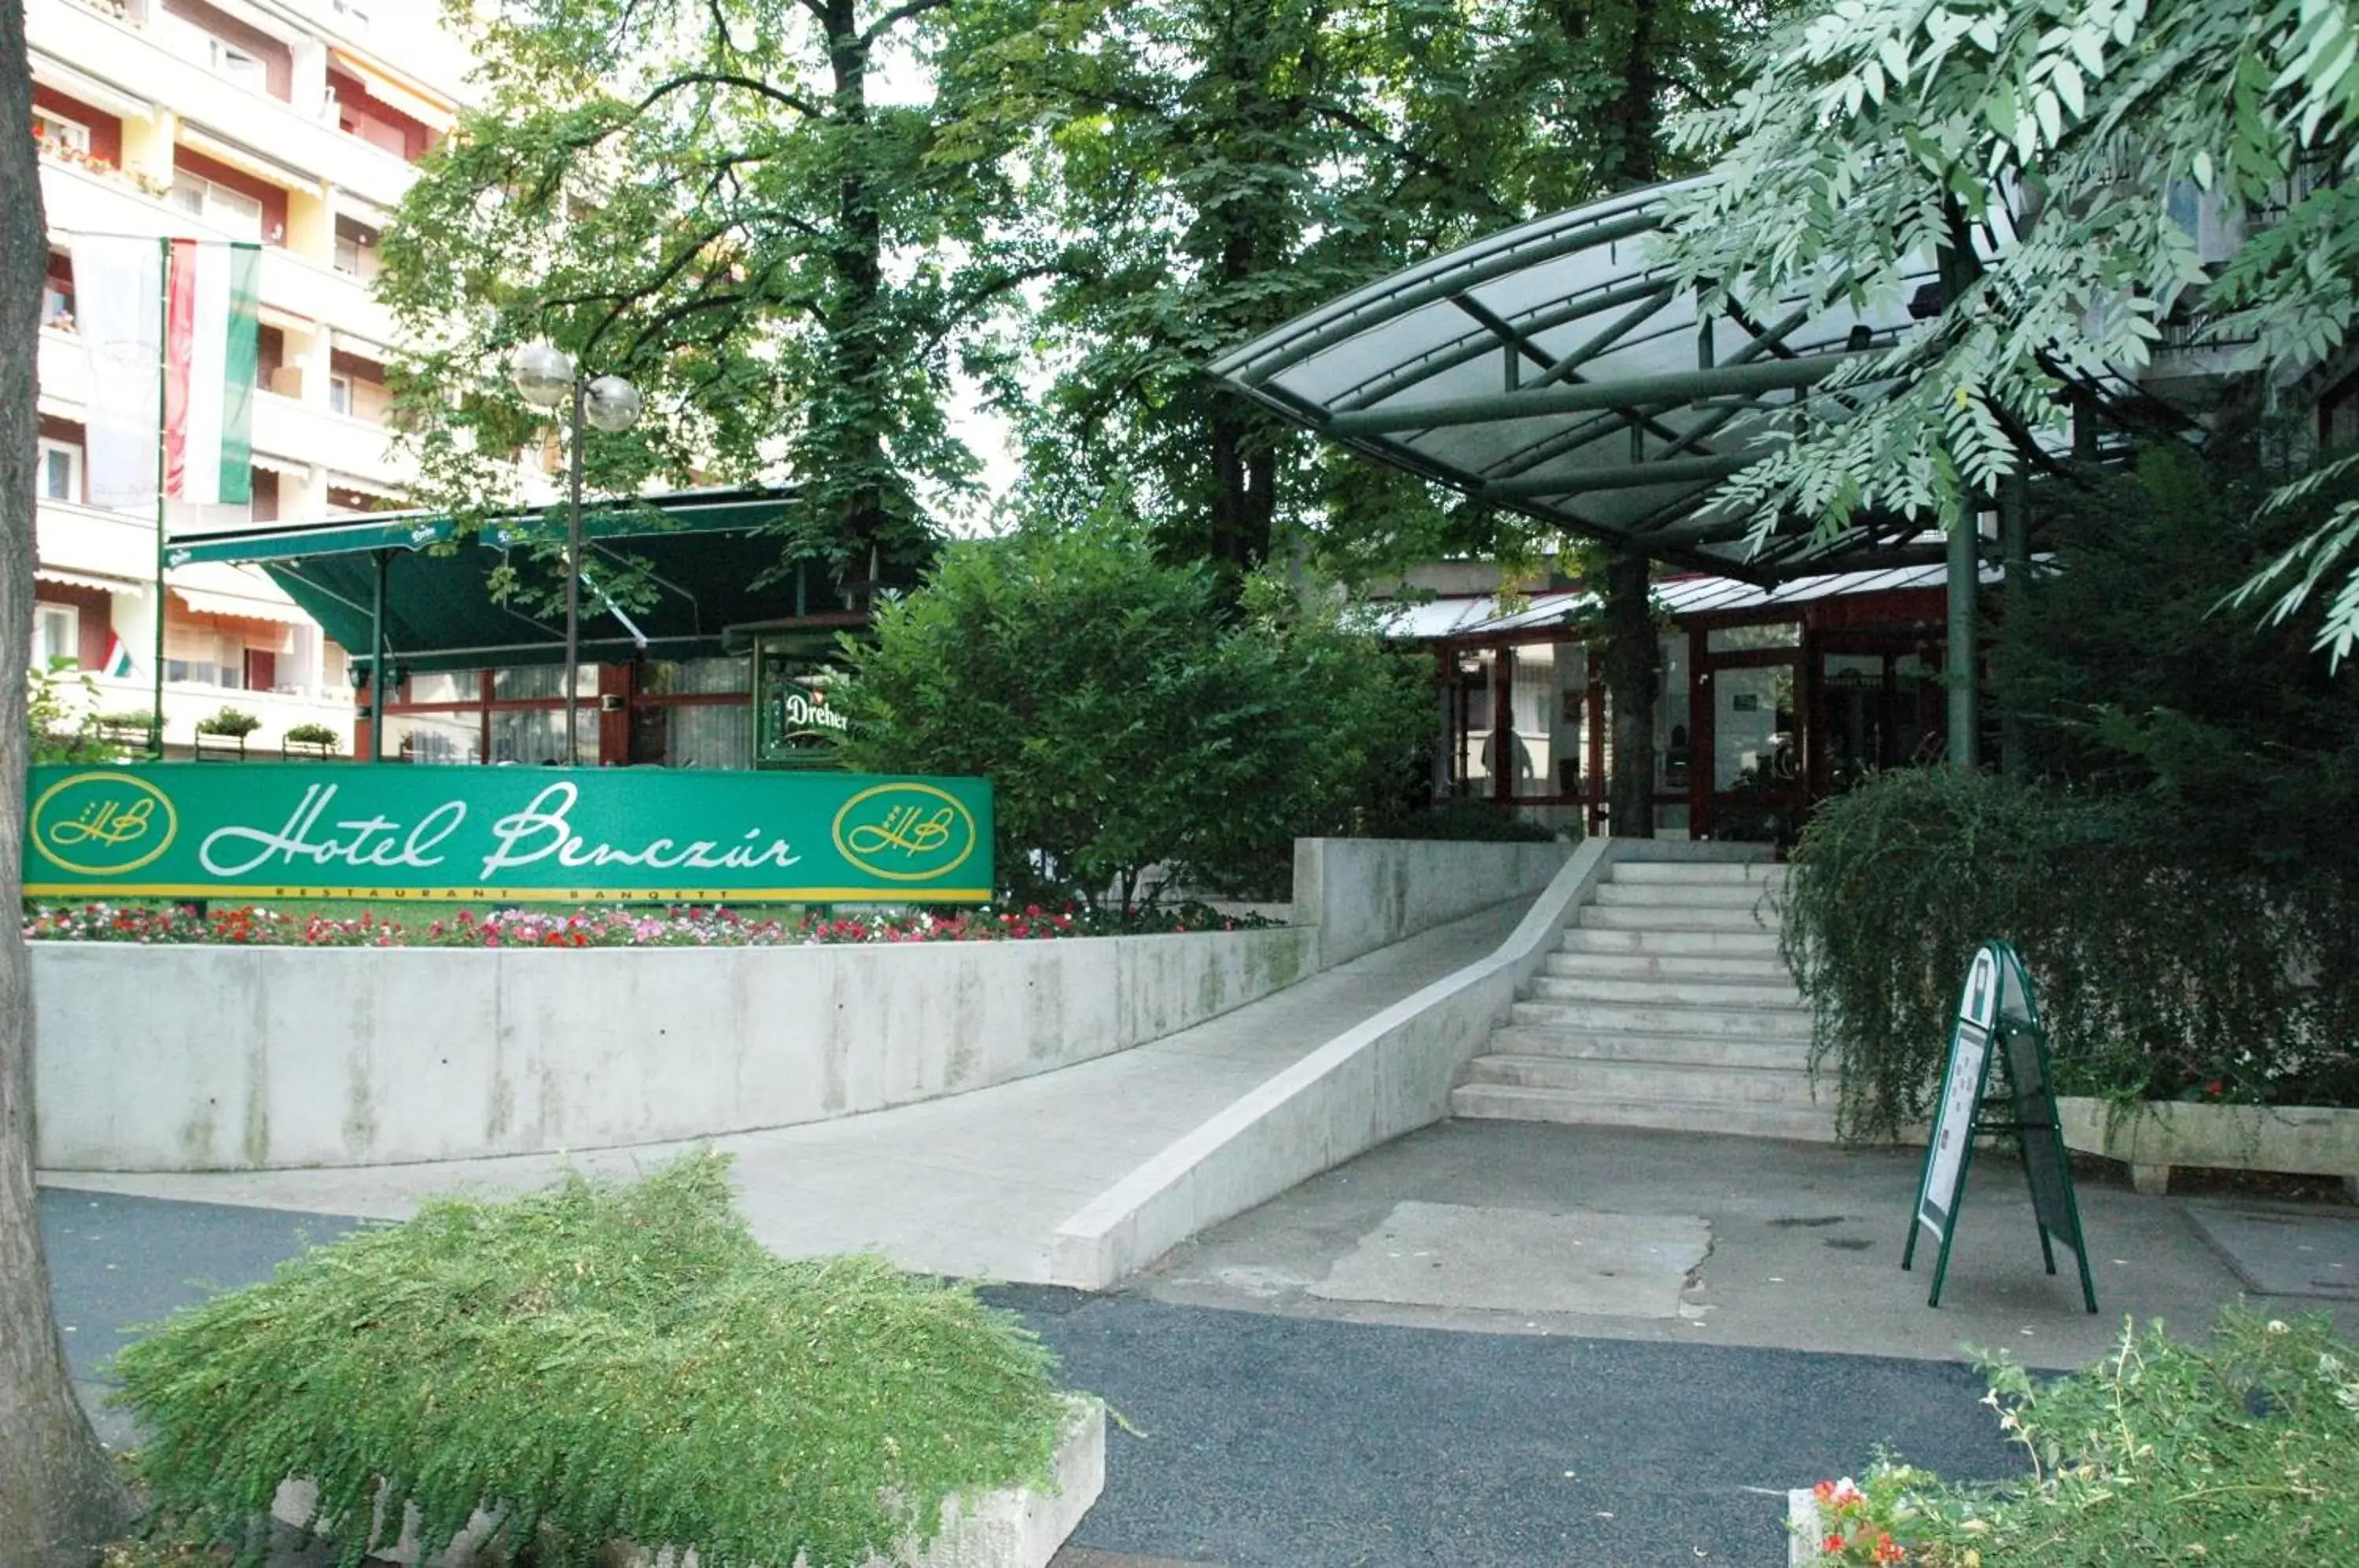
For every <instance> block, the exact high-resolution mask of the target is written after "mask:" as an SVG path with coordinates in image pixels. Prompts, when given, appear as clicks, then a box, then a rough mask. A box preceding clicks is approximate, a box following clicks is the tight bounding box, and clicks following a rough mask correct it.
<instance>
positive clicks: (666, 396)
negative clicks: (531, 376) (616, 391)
mask: <svg viewBox="0 0 2359 1568" xmlns="http://www.w3.org/2000/svg"><path fill="white" fill-rule="evenodd" d="M451 11H452V14H453V16H455V17H457V18H458V20H459V22H460V24H461V25H462V27H467V28H469V29H471V31H472V34H473V41H474V43H475V45H476V49H477V57H478V60H479V61H480V80H481V82H482V84H483V89H484V100H485V101H484V105H483V107H482V108H481V110H480V111H479V112H476V113H472V114H467V115H465V116H463V117H462V121H461V124H460V125H459V127H458V129H457V130H456V131H455V132H454V133H453V134H452V135H451V136H450V137H449V138H448V139H447V140H446V141H445V142H444V143H443V144H442V145H441V146H440V147H437V148H436V149H435V151H434V152H433V153H432V154H431V155H429V158H427V160H426V162H425V165H424V167H423V172H422V176H421V178H420V179H419V182H418V183H417V184H416V185H415V186H414V187H413V188H412V190H411V191H410V193H409V195H408V197H407V198H406V199H405V201H404V203H403V207H402V211H401V213H400V219H399V222H398V223H397V224H396V225H395V226H394V228H393V229H392V231H391V232H390V233H389V234H387V236H386V245H385V261H386V270H385V274H384V276H383V278H382V279H381V280H380V284H379V288H380V290H381V291H382V293H383V294H384V296H385V297H386V299H387V300H388V301H389V302H390V303H391V304H392V306H393V307H394V309H395V310H396V311H397V314H398V316H399V318H400V320H401V321H402V323H403V325H404V326H405V328H406V329H407V330H408V332H411V333H412V334H414V337H415V340H416V341H417V342H418V343H419V344H420V345H421V346H419V348H417V349H416V350H415V351H414V352H412V353H411V354H408V355H407V356H406V357H405V359H404V361H403V362H402V364H401V365H400V366H399V367H398V376H397V379H398V381H399V383H400V387H401V392H402V397H401V403H400V414H401V417H402V419H403V421H404V423H405V424H406V426H407V430H408V438H409V441H410V442H411V444H412V446H413V448H414V449H415V451H416V452H417V453H418V456H419V462H420V465H421V474H422V479H423V482H424V485H425V487H426V489H427V491H428V494H429V498H430V499H432V500H433V501H434V502H435V503H436V504H438V505H444V506H451V508H452V509H454V510H457V511H460V512H462V513H470V512H475V511H479V510H481V509H482V508H483V507H484V505H485V504H486V499H487V498H489V499H492V500H496V499H498V498H500V496H501V494H502V492H501V487H500V485H499V483H498V478H497V471H496V470H495V467H494V465H493V463H492V460H494V459H495V458H499V457H503V456H505V455H506V454H507V453H509V452H512V451H514V450H515V449H516V448H517V447H518V446H519V445H521V444H523V443H525V442H526V441H537V439H538V435H537V431H538V416H537V415H536V414H535V413H533V411H532V410H530V409H529V408H527V407H526V406H525V405H524V404H523V403H522V402H521V401H520V400H519V399H518V398H517V397H516V395H515V394H514V393H513V392H512V391H511V390H510V389H509V388H508V387H506V385H505V383H504V382H503V381H502V380H501V379H500V378H499V376H497V374H496V368H497V367H496V362H497V361H498V360H499V359H500V358H501V356H502V355H503V354H505V353H506V351H507V350H508V349H510V348H511V347H512V346H513V345H515V344H516V343H519V342H522V341H525V340H527V339H529V338H533V337H538V336H546V337H548V338H549V339H550V340H552V341H553V342H555V343H557V344H558V346H559V347H560V348H563V349H565V350H567V351H568V352H570V353H572V354H574V355H575V356H576V358H577V361H578V362H579V363H580V364H581V365H582V367H583V372H584V374H592V375H594V374H602V373H614V374H620V375H623V376H627V377H629V378H630V379H631V380H632V381H634V382H635V383H636V384H637V385H638V386H639V387H640V388H641V389H642V391H643V392H645V393H646V394H647V397H648V400H649V402H650V403H651V404H652V405H653V406H654V408H656V410H657V411H658V416H659V417H657V418H653V419H647V420H646V421H644V422H643V423H642V425H641V426H640V427H639V429H638V430H636V431H634V432H633V433H632V434H631V435H629V436H626V437H625V436H609V437H601V438H598V439H596V440H594V441H592V443H591V449H590V452H589V466H590V468H591V479H592V483H593V484H594V485H597V486H598V487H599V488H602V489H614V490H624V491H627V490H630V489H633V488H635V487H636V485H638V484H639V483H640V482H641V481H643V480H645V479H646V478H647V477H649V476H651V475H656V474H662V475H667V476H669V477H672V478H675V479H678V478H686V477H689V476H697V477H704V478H713V479H752V478H756V477H761V478H769V477H777V476H778V475H779V474H780V473H781V471H782V472H783V474H784V476H785V477H786V478H787V479H788V480H789V481H791V482H792V484H793V485H794V486H795V498H794V501H793V505H792V512H791V516H790V517H789V518H788V522H787V523H786V525H785V528H784V531H785V535H786V537H785V538H784V539H783V540H782V549H783V550H784V551H785V552H786V553H788V554H789V555H805V554H810V555H818V556H821V557H824V558H826V559H828V560H830V561H832V562H833V563H834V564H835V566H836V569H837V571H838V572H839V575H840V577H841V579H842V581H843V584H844V586H845V589H846V591H847V595H848V596H850V597H852V598H854V599H857V598H859V597H861V596H863V595H864V593H866V591H867V589H868V586H869V585H870V584H871V583H874V582H875V580H877V579H878V578H879V577H880V576H884V575H886V574H888V573H889V572H891V571H892V569H894V568H900V569H903V570H904V571H906V570H908V569H909V568H911V567H913V566H914V565H915V564H916V563H917V562H919V561H923V560H924V559H925V558H926V557H927V555H928V554H929V551H930V550H931V548H932V543H933V537H934V530H933V527H932V524H931V522H930V520H929V506H931V505H933V504H935V503H938V502H939V501H940V500H941V499H942V498H944V497H946V496H951V495H957V494H959V493H961V492H962V491H964V490H965V489H966V488H968V487H969V486H970V485H972V483H973V476H974V473H975V463H974V459H973V455H972V454H971V453H970V452H968V451H967V450H966V448H965V447H964V446H963V445H962V444H961V442H960V441H958V440H957V439H956V438H955V437H954V436H953V435H952V434H951V431H950V430H949V427H948V422H947V419H946V416H945V411H944V393H945V389H946V387H947V385H948V380H949V377H950V375H951V369H952V365H953V363H954V357H953V356H954V354H964V355H965V356H966V362H967V365H968V367H969V368H970V369H973V370H976V371H979V372H983V373H989V372H991V371H992V370H993V369H995V366H996V365H997V361H996V360H995V358H994V357H993V354H992V352H991V349H990V345H989V343H988V342H987V341H986V340H985V337H984V335H983V334H980V333H978V332H974V331H973V329H974V328H976V327H977V326H978V324H979V323H982V322H984V321H986V320H987V319H988V317H989V315H990V313H991V310H992V309H993V307H994V306H995V303H996V302H998V301H1001V300H1002V299H1005V298H1006V297H1007V296H1008V295H1009V293H1010V291H1011V290H1013V289H1015V288H1016V285H1017V283H1018V282H1020V278H1019V277H1018V276H1017V275H1016V274H1015V273H1013V272H1011V271H1009V270H1007V269H1006V267H1002V266H1000V265H998V264H996V263H995V261H994V259H993V258H994V256H995V255H996V254H997V250H996V245H995V230H996V226H997V223H998V214H999V213H1000V212H1001V211H1002V210H1003V208H1004V207H1005V206H1006V201H1007V199H1008V186H1007V184H1006V180H1005V178H1004V177H1003V176H1002V175H1001V174H1000V173H999V172H998V170H997V168H996V165H995V163H994V162H993V161H992V154H993V152H994V150H995V149H993V148H991V147H981V146H975V145H973V143H972V141H970V143H969V144H968V145H967V147H966V148H965V150H963V151H961V152H957V153H951V152H949V151H947V150H946V149H945V147H944V143H943V138H942V135H941V132H942V128H943V127H942V125H940V122H939V120H938V117H937V116H936V114H934V112H933V110H932V108H931V106H930V104H929V103H927V102H924V101H917V102H910V101H907V100H906V99H905V98H904V97H902V96H900V95H897V94H891V93H886V92H884V91H882V90H881V89H880V80H881V78H880V73H881V72H882V71H884V70H885V69H886V64H887V62H888V61H890V60H893V59H895V58H896V57H897V56H902V55H907V54H908V52H909V51H910V50H912V49H915V48H916V47H917V40H918V38H919V35H920V34H921V33H922V32H923V31H924V30H925V29H927V28H929V27H934V26H937V25H938V24H939V23H940V20H941V18H942V17H943V16H946V15H947V14H948V11H949V6H948V0H903V3H901V4H898V5H892V6H889V7H888V6H884V5H874V4H863V3H860V0H711V3H708V4H689V3H688V0H659V3H657V4H643V3H641V0H501V3H500V4H496V5H490V6H485V7H477V6H474V5H469V4H466V3H463V0H454V3H453V5H452V6H451Z"/></svg>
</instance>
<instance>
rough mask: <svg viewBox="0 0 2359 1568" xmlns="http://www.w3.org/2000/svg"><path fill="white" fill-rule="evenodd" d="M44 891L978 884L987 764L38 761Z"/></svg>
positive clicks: (248, 894)
mask: <svg viewBox="0 0 2359 1568" xmlns="http://www.w3.org/2000/svg"><path fill="white" fill-rule="evenodd" d="M29 800H30V807H31V809H30V810H29V811H27V816H26V833H25V891H26V892H27V894H28V895H30V896H32V897H35V898H97V897H108V898H232V897H245V898H499V899H533V898H545V899H565V900H569V901H573V900H592V899H601V898H615V899H660V900H679V901H681V902H700V903H701V902H712V901H715V900H723V899H730V900H736V901H739V902H754V901H763V902H777V901H797V900H807V901H810V902H813V903H858V902H893V903H903V902H907V903H924V904H956V903H981V902H983V901H984V900H985V899H987V898H990V897H991V887H992V859H991V786H990V785H989V784H988V783H986V782H985V781H984V780H983V779H898V778H877V777H874V776H864V775H860V774H852V773H691V772H678V771H671V770H666V769H658V768H606V769H600V768H578V769H565V768H415V767H403V766H391V767H380V766H373V765H370V764H366V763H159V764H152V765H143V766H138V767H129V768H34V769H32V771H31V779H30V783H29Z"/></svg>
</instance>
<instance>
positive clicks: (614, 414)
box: [509, 343, 640, 767]
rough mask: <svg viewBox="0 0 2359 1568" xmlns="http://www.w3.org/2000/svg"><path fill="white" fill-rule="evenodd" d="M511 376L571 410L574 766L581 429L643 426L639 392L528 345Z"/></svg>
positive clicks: (569, 674)
mask: <svg viewBox="0 0 2359 1568" xmlns="http://www.w3.org/2000/svg"><path fill="white" fill-rule="evenodd" d="M509 374H510V378H511V379H512V380H514V382H515V383H516V390H517V391H518V392H520V393H522V394H523V395H524V400H525V401H526V402H527V403H530V404H531V405H532V406H533V407H535V408H556V407H557V406H558V405H559V404H560V403H563V402H566V401H568V400H569V399H570V400H571V403H572V405H573V419H572V422H571V428H570V430H569V431H568V440H569V448H568V450H569V452H570V456H569V459H568V462H567V465H566V466H567V476H566V487H565V499H566V513H565V761H566V765H567V766H568V767H571V766H573V765H574V764H575V763H577V762H578V761H580V760H581V755H582V754H581V752H580V751H579V750H578V749H577V748H576V746H575V741H576V738H577V735H578V734H579V724H580V713H581V691H580V687H581V683H582V654H581V649H582V422H583V421H584V420H585V419H586V420H587V421H588V422H589V423H590V424H591V425H592V426H594V427H595V428H597V429H599V430H605V431H608V432H609V433H612V432H614V431H619V430H629V429H630V428H631V427H632V426H633V425H636V424H637V423H638V422H639V408H640V403H639V389H638V388H637V387H634V386H632V385H631V384H630V383H629V382H627V381H625V380H624V379H623V378H622V377H621V376H597V377H595V378H594V379H592V380H589V381H584V380H582V376H581V373H580V371H579V369H578V368H577V367H576V366H575V365H574V363H573V356H572V355H571V354H567V353H566V352H565V351H564V350H563V349H561V348H559V347H558V346H557V345H556V344H554V343H527V344H525V345H524V346H523V347H522V348H520V349H518V350H516V363H515V365H514V366H513V367H512V368H511V370H510V373H509Z"/></svg>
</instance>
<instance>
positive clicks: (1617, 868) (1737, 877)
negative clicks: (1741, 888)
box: [1612, 860, 1786, 887]
mask: <svg viewBox="0 0 2359 1568" xmlns="http://www.w3.org/2000/svg"><path fill="white" fill-rule="evenodd" d="M1612 876H1613V878H1614V881H1616V882H1652V883H1656V884H1664V883H1670V884H1681V883H1687V884H1694V883H1701V884H1705V885H1707V886H1709V885H1713V884H1718V883H1732V884H1738V883H1741V884H1745V885H1747V886H1750V887H1769V886H1771V885H1773V884H1776V883H1779V882H1783V881H1784V880H1785V879H1786V867H1784V866H1780V865H1778V864H1777V862H1776V861H1773V860H1748V861H1725V860H1617V861H1615V862H1614V868H1613V872H1612Z"/></svg>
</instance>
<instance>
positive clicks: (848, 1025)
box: [32, 840, 1567, 1171]
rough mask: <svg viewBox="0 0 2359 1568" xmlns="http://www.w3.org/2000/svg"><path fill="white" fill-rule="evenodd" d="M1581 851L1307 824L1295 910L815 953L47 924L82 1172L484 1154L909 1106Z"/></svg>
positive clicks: (51, 990)
mask: <svg viewBox="0 0 2359 1568" xmlns="http://www.w3.org/2000/svg"><path fill="white" fill-rule="evenodd" d="M1566 852H1567V851H1566V846H1565V845H1563V844H1442V843H1413V842H1407V841H1391V840H1341V841H1338V840H1324V841H1321V840H1304V841H1301V842H1300V843H1299V844H1298V845H1297V846H1296V856H1295V858H1296V875H1297V877H1298V878H1299V882H1298V893H1299V897H1298V898H1297V901H1296V904H1295V924H1293V925H1292V926H1289V927H1286V928H1283V929H1278V930H1270V931H1225V932H1205V933H1197V934H1191V935H1177V934H1175V935H1170V936H1142V937H1113V938H1097V939H1086V940H1061V941H1055V942H972V943H960V942H944V943H939V944H908V945H898V944H883V945H877V946H839V947H791V948H609V949H598V950H595V951H592V952H587V953H568V952H533V951H499V950H492V951H483V950H459V949H450V948H437V949H420V948H382V949H378V948H348V949H303V948H236V947H201V946H189V947H136V946H129V945H124V944H116V943H77V942H38V943H36V944H34V947H33V953H32V964H33V996H34V1004H35V1012H36V1017H37V1019H38V1029H39V1033H38V1039H37V1044H36V1051H37V1052H38V1055H37V1061H36V1073H35V1083H36V1091H35V1110H36V1116H37V1122H36V1126H37V1136H36V1143H35V1158H36V1160H38V1163H39V1164H40V1165H41V1167H42V1168H44V1169H48V1170H57V1171H225V1170H226V1171H239V1170H270V1169H284V1168H288V1167H298V1166H307V1165H328V1166H342V1165H380V1164H401V1163H407V1162H410V1161H416V1160H465V1159H478V1158H483V1157H485V1156H493V1155H506V1154H544V1153H551V1152H555V1151H558V1150H561V1149H599V1148H606V1147H612V1146H615V1145H621V1144H634V1143H647V1142H656V1141H663V1140H669V1139H676V1138H703V1137H712V1136H717V1135H720V1134H723V1133H732V1132H745V1131H750V1130H752V1129H754V1128H757V1127H786V1126H790V1125H792V1124H795V1123H798V1122H808V1121H815V1120H820V1119H821V1118H824V1117H829V1116H847V1115H851V1114H853V1113H856V1112H861V1111H873V1110H880V1109H883V1108H884V1107H886V1106H888V1105H904V1104H908V1103H909V1102H912V1101H917V1100H925V1099H930V1098H934V1097H936V1096H939V1095H942V1094H956V1093H959V1092H961V1091H962V1090H967V1089H977V1088H982V1087H984V1086H986V1085H989V1084H992V1083H1005V1082H1006V1081H1008V1080H1010V1079H1014V1078H1019V1077H1023V1076H1026V1075H1027V1074H1029V1073H1039V1072H1045V1071H1047V1070H1049V1069H1050V1068H1055V1067H1063V1066H1067V1065H1070V1064H1071V1063H1073V1062H1083V1061H1087V1060H1089V1059H1090V1058H1092V1057H1096V1056H1103V1055H1106V1054H1109V1053H1110V1052H1113V1051H1122V1050H1125V1049H1127V1048H1128V1047H1131V1046H1134V1045H1140V1044H1144V1043H1145V1042H1147V1040H1157V1039H1160V1038H1161V1037H1163V1036H1165V1035H1168V1034H1171V1033H1175V1032H1177V1031H1178V1030H1180V1029H1188V1028H1190V1027H1192V1026H1193V1025H1196V1024H1199V1023H1201V1022H1202V1021H1204V1020H1205V1019H1206V1018H1212V1017H1213V1016H1214V1015H1216V1014H1219V1013H1223V1012H1225V1011H1227V1010H1228V1009H1230V1008H1232V1007H1242V1006H1244V1005H1245V1003H1247V1002H1251V1001H1255V1000H1257V999H1259V998H1260V997H1263V996H1267V995H1269V994H1270V993H1271V992H1273V991H1276V990H1278V989H1279V988H1281V987H1283V986H1285V985H1291V984H1292V983H1293V982H1294V981H1296V980H1298V979H1300V978H1302V977H1303V976H1304V975H1309V974H1311V973H1312V972H1314V971H1315V970H1317V969H1321V968H1325V967H1328V966H1331V965H1332V964H1339V963H1342V962H1343V961H1344V960H1346V959H1349V958H1353V957H1356V956H1358V955H1359V954H1361V953H1366V952H1368V951H1370V950H1372V949H1373V948H1375V947H1377V946H1381V945H1383V944H1384V943H1386V942H1395V941H1398V940H1400V939H1401V938H1402V937H1405V936H1409V935H1413V934H1415V933H1416V932H1417V931H1422V930H1425V929H1428V928H1429V927H1431V926H1434V925H1438V924H1440V923H1443V922H1445V921H1447V920H1454V919H1456V918H1458V917H1459V916H1461V915H1463V914H1466V913H1470V912H1472V911H1473V910H1474V909H1481V908H1484V907H1485V906H1486V905H1489V904H1493V903H1496V902H1498V901H1499V900H1501V899H1504V898H1510V897H1514V896H1516V895H1517V894H1519V893H1527V892H1529V891H1530V889H1531V888H1533V887H1538V886H1539V885H1541V884H1542V883H1544V882H1545V881H1546V880H1547V878H1548V877H1549V873H1550V872H1551V871H1552V870H1553V868H1554V867H1555V866H1557V865H1559V864H1561V862H1562V860H1563V858H1564V855H1565V854H1566Z"/></svg>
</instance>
